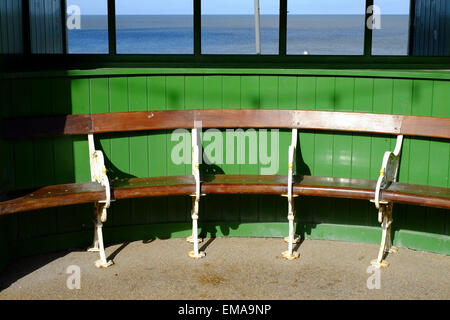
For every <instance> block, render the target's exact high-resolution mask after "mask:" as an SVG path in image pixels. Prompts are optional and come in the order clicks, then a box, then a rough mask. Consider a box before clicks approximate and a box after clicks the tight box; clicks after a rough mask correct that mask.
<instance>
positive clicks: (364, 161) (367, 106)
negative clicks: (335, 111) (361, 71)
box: [352, 78, 374, 179]
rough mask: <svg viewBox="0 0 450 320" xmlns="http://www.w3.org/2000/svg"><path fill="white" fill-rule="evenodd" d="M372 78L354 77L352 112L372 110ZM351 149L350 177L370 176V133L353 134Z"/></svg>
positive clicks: (361, 177) (363, 177) (367, 177)
mask: <svg viewBox="0 0 450 320" xmlns="http://www.w3.org/2000/svg"><path fill="white" fill-rule="evenodd" d="M373 86H374V83H373V79H364V78H356V79H355V107H354V109H353V111H354V112H373V90H374V87H373ZM352 145H353V149H352V178H359V179H369V177H370V157H371V155H370V150H371V139H370V135H365V134H354V135H353V144H352Z"/></svg>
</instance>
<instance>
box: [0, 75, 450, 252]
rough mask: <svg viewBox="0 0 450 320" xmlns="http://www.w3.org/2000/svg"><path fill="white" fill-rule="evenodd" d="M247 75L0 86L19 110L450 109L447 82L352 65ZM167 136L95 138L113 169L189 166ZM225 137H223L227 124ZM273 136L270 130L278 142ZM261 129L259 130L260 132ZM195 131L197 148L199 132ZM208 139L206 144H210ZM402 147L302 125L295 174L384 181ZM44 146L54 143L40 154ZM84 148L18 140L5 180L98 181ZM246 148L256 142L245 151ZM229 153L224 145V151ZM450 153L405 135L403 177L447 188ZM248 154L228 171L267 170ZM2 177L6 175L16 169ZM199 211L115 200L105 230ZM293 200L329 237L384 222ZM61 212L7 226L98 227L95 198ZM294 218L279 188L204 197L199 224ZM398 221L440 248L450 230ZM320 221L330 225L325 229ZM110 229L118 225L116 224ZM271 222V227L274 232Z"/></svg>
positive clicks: (340, 204)
mask: <svg viewBox="0 0 450 320" xmlns="http://www.w3.org/2000/svg"><path fill="white" fill-rule="evenodd" d="M234 72H235V73H236V70H235V71H234ZM246 72H247V71H245V72H242V73H241V74H232V73H229V74H217V73H216V74H214V73H210V72H207V70H205V72H204V74H202V73H200V72H195V73H194V72H191V74H189V73H187V74H185V73H179V74H177V73H174V72H172V71H170V70H167V72H161V71H160V72H159V73H157V74H152V72H147V73H145V72H144V73H143V72H141V70H136V72H135V74H133V71H129V73H128V74H125V73H124V74H123V75H120V74H118V75H119V76H118V77H116V76H114V77H109V76H108V74H107V73H106V74H104V75H96V76H95V77H90V76H88V75H84V76H82V75H81V74H80V75H79V76H78V77H71V76H67V77H66V76H59V77H58V78H51V77H50V78H48V77H47V78H46V79H45V81H41V80H42V79H14V78H13V79H9V80H7V82H6V83H7V85H6V86H3V83H4V81H2V87H1V88H0V90H1V93H2V95H3V93H4V92H8V93H9V92H11V93H10V94H9V97H10V98H8V99H10V104H11V106H12V107H11V108H7V109H5V105H8V103H7V102H5V101H3V102H2V104H1V106H2V112H1V115H2V117H5V116H25V115H32V114H67V113H74V114H82V113H89V112H93V113H98V112H118V111H128V110H130V111H135V110H165V109H172V110H176V109H202V108H208V109H210V108H238V109H239V108H265V109H270V108H275V109H276V108H279V109H291V108H297V109H313V110H314V109H317V110H340V111H355V112H383V113H394V114H420V115H433V116H442V117H449V116H450V109H449V108H448V101H450V97H449V93H450V90H449V82H448V81H447V80H445V79H443V80H434V79H430V80H425V79H422V80H413V79H400V78H398V77H394V76H392V77H387V76H385V77H381V76H378V77H376V76H375V75H374V76H373V77H372V76H370V73H367V74H365V76H364V77H358V76H353V75H350V74H346V75H345V76H343V77H341V76H339V75H336V74H335V75H332V74H331V75H330V74H321V76H318V77H316V75H319V74H320V72H317V73H316V74H314V73H309V74H306V73H292V72H291V73H283V70H279V72H278V73H277V72H274V73H261V74H260V75H259V74H258V72H255V71H254V72H253V73H249V74H245V73H246ZM113 73H114V71H111V74H113ZM255 74H256V75H255ZM8 86H9V87H10V88H9V87H8ZM3 100H4V99H3ZM170 134H171V132H167V131H158V132H145V133H135V134H134V133H133V134H129V133H126V134H105V135H99V136H98V137H96V143H97V148H101V149H102V150H103V151H104V153H105V156H106V159H107V167H108V175H110V177H111V178H118V177H128V176H139V177H143V176H163V175H167V174H169V175H176V174H190V170H191V168H190V164H181V165H176V164H174V163H173V162H172V160H171V157H170V153H171V150H172V148H173V146H174V145H175V143H174V142H172V141H170ZM222 137H223V139H224V142H225V138H226V135H225V133H223V134H222ZM270 137H271V134H270V133H269V135H268V138H269V140H270ZM290 137H291V134H290V132H289V130H282V131H280V132H279V151H280V154H279V161H280V162H279V169H278V173H280V174H285V172H287V148H288V146H289V144H290ZM260 138H261V135H259V136H258V139H260ZM188 139H189V141H188V142H189V145H190V135H189V137H188ZM0 143H2V142H1V141H0ZM206 145H207V143H206V142H205V143H204V146H206ZM394 145H395V138H394V137H389V136H386V137H385V136H379V135H374V136H372V135H366V134H343V133H335V132H328V133H324V132H313V131H302V132H300V133H299V148H298V152H297V164H298V166H297V174H314V175H326V176H335V177H353V178H372V179H375V178H376V177H377V175H378V172H379V168H380V165H381V159H382V156H383V153H384V152H385V151H387V150H392V149H393V147H394ZM3 146H4V145H2V147H3ZM38 150H39V151H41V150H44V151H45V152H43V153H41V154H40V153H39V152H38ZM87 150H88V145H87V138H86V137H74V138H58V139H51V140H50V139H42V140H39V141H38V140H36V141H20V142H15V143H14V144H11V162H12V160H13V159H12V158H13V157H14V160H15V161H16V164H15V165H14V166H13V165H12V164H10V165H9V166H10V168H11V170H10V172H14V175H13V176H11V177H10V178H7V180H9V181H11V183H14V184H15V185H14V187H15V188H19V187H34V186H37V185H38V184H40V183H66V182H81V181H89V180H90V174H89V160H88V159H89V158H88V152H87ZM235 151H236V150H235ZM248 151H249V150H248V147H247V148H246V152H247V153H248ZM189 152H190V151H189ZM235 155H236V152H235ZM225 156H226V154H224V160H225ZM449 157H450V147H449V145H448V141H445V140H436V139H422V138H414V139H412V138H409V137H406V138H405V141H404V147H403V152H402V161H401V167H400V175H399V179H400V181H402V182H415V183H424V184H430V185H438V186H450V182H449V178H448V176H449V168H450V165H449V162H448V160H446V159H448V158H449ZM246 158H247V161H246V162H247V163H246V164H243V165H239V164H237V163H236V162H237V161H236V160H237V159H236V158H235V161H234V162H235V163H232V164H221V165H219V166H218V167H219V168H220V169H222V170H223V171H224V172H226V173H228V174H232V173H248V174H253V173H260V170H261V169H262V168H264V165H263V164H261V163H257V164H248V154H247V157H246ZM18 159H19V160H18ZM2 161H5V160H3V159H2ZM49 163H50V164H51V165H50V166H49V165H48V164H49ZM19 168H20V169H19ZM3 176H8V173H6V174H3V175H2V177H3ZM190 208H191V199H190V198H189V197H171V198H170V199H168V198H165V197H160V198H152V199H135V200H126V201H117V202H114V203H113V204H112V207H111V210H109V211H110V215H109V220H108V222H107V223H106V224H105V228H106V229H105V230H108V231H106V235H107V236H106V237H108V235H110V234H115V236H117V239H119V238H123V239H130V238H133V237H138V238H139V237H142V238H144V237H148V236H149V235H150V234H151V232H149V233H146V232H147V231H148V230H150V229H146V228H152V225H147V224H148V223H184V225H185V227H186V229H185V230H184V231H178V230H177V229H176V225H172V226H173V227H172V231H171V230H169V229H167V230H166V231H167V232H166V231H165V234H166V235H168V236H174V235H181V234H182V233H183V234H186V235H187V234H188V233H189V227H190V220H191V219H190ZM296 208H297V218H296V221H298V223H300V224H301V225H304V224H305V225H304V226H302V227H301V228H303V229H304V230H305V231H304V232H305V234H308V233H314V232H315V233H316V234H320V232H324V233H323V234H321V235H320V236H321V237H324V238H332V237H334V235H333V234H335V233H339V232H340V231H336V230H337V229H338V228H340V227H341V226H343V225H349V226H351V227H350V228H347V229H345V230H346V231H348V232H351V234H349V235H347V236H348V238H346V237H344V236H343V235H342V237H341V238H342V239H350V238H351V239H352V240H351V241H366V238H365V237H366V236H367V234H365V233H364V232H362V233H360V232H359V231H356V229H358V228H362V227H361V226H369V228H371V229H370V230H379V227H378V223H377V221H376V217H377V211H376V209H375V208H374V205H373V204H371V203H369V202H368V201H349V200H346V199H335V200H333V199H327V198H314V197H300V198H297V199H296ZM55 210H56V211H42V212H35V213H34V215H33V214H31V215H30V214H27V213H24V214H19V215H14V219H11V221H9V222H7V223H9V226H11V228H12V229H13V230H14V228H16V229H15V230H16V232H14V233H15V234H16V235H17V236H18V237H19V238H18V239H20V241H24V243H25V242H26V241H28V240H27V239H30V240H32V239H37V238H42V237H44V238H45V236H46V235H47V234H54V233H57V234H63V233H67V232H75V233H76V234H78V233H79V231H82V230H87V229H89V230H87V231H88V232H87V233H86V234H88V235H89V236H86V239H87V240H89V242H90V239H91V236H92V233H91V231H92V230H91V229H92V224H91V221H90V219H91V212H92V205H91V204H89V205H85V206H74V207H67V208H58V209H55ZM55 212H56V214H55ZM286 215H287V201H286V198H282V197H279V196H271V197H265V196H239V195H232V196H207V197H204V198H202V200H201V212H200V228H203V229H202V232H203V233H209V234H216V235H221V234H224V235H239V234H240V235H256V234H259V233H258V232H259V231H261V230H262V229H264V228H263V227H261V228H262V229H261V230H259V228H260V227H259V225H256V224H253V223H251V224H247V223H245V224H242V223H241V222H256V221H259V222H266V223H272V222H283V223H282V224H280V226H279V228H278V227H277V228H278V229H277V230H278V231H277V232H278V233H277V234H278V236H281V235H286V234H287V219H286ZM32 216H34V217H36V218H34V217H32ZM52 217H53V218H52ZM52 220H55V221H52ZM394 220H395V222H394V229H395V231H396V236H398V237H400V238H397V239H395V241H399V239H401V235H402V234H408V236H407V237H409V238H407V239H408V240H405V241H409V242H408V245H411V242H412V243H413V244H412V246H414V245H417V246H416V247H420V248H424V247H426V248H437V249H436V250H441V251H442V247H441V246H442V241H441V240H439V239H438V237H439V236H441V235H443V234H447V235H448V230H449V228H448V225H449V220H448V212H447V211H445V210H437V209H430V208H424V207H413V206H403V205H396V206H395V208H394ZM218 221H225V222H227V223H222V222H220V223H219V222H218ZM326 223H330V224H334V225H335V228H334V229H333V228H332V227H329V228H330V229H327V228H328V227H327V228H325V227H322V226H325V225H327V224H326ZM314 224H315V225H314ZM127 225H142V230H147V231H146V232H144V231H142V233H140V231H132V230H141V229H133V228H134V226H130V227H129V229H126V227H124V226H127ZM240 225H243V226H244V225H245V227H240ZM328 226H331V225H328ZM136 228H138V227H136ZM322 228H324V229H322ZM352 228H353V229H352ZM355 228H356V229H355ZM125 229H126V230H129V231H126V230H125ZM303 229H299V231H302V230H303ZM319 229H320V230H323V231H320V232H319ZM109 230H121V231H114V232H113V233H109ZM258 230H259V231H258ZM264 230H265V232H269V231H268V229H264ZM314 230H316V231H314ZM342 230H344V229H342ZM358 230H362V229H358ZM318 232H319V233H318ZM325 232H329V233H330V234H328V235H327V234H325ZM411 232H412V233H414V232H418V234H419V236H416V235H415V234H414V236H411V234H412V233H411ZM83 234H84V233H83ZM261 234H262V233H261ZM269 234H272V233H270V232H269ZM376 234H377V236H376V237H374V239H375V238H376V241H375V242H378V241H379V238H378V231H376ZM424 234H426V236H425V235H424ZM265 235H267V234H265ZM332 235H333V236H332ZM428 235H430V236H429V237H431V238H432V239H433V240H430V241H429V243H427V244H425V242H426V241H428V240H426V241H424V243H420V244H417V243H414V241H420V237H428ZM72 238H74V237H72ZM72 238H71V239H72ZM113 238H114V237H113ZM109 239H112V238H109ZM405 239H406V238H405ZM427 239H428V238H427ZM87 240H86V243H88V241H87ZM0 241H2V240H0ZM14 241H15V240H14ZM46 241H47V240H46ZM46 241H44V242H43V243H47V245H48V246H49V248H50V247H51V245H50V244H49V242H46ZM432 250H434V249H432Z"/></svg>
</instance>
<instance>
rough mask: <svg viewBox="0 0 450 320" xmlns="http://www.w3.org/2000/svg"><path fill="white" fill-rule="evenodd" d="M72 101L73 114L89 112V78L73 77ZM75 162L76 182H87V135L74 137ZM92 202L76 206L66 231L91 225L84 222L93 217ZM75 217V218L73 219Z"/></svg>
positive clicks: (88, 172)
mask: <svg viewBox="0 0 450 320" xmlns="http://www.w3.org/2000/svg"><path fill="white" fill-rule="evenodd" d="M70 90H71V92H70V101H71V106H72V114H89V113H90V112H91V108H90V98H89V91H90V88H89V79H84V78H80V79H71V83H70ZM73 163H74V178H75V182H87V181H90V180H91V174H90V166H89V144H88V141H87V136H75V137H74V138H73ZM92 210H93V209H92V204H86V205H80V206H77V207H76V215H75V216H69V217H68V221H64V223H65V225H66V227H67V228H65V232H71V231H79V230H80V229H82V228H83V227H87V226H90V224H89V225H87V224H86V223H84V222H85V221H88V220H89V218H90V217H92ZM72 219H73V220H72Z"/></svg>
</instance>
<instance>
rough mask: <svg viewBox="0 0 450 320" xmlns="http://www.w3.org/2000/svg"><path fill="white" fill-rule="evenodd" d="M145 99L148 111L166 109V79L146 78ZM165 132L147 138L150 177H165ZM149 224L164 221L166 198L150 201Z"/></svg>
mask: <svg viewBox="0 0 450 320" xmlns="http://www.w3.org/2000/svg"><path fill="white" fill-rule="evenodd" d="M147 97H148V109H149V110H165V109H166V77H164V76H153V77H147ZM166 133H167V131H165V130H161V131H158V132H151V133H149V136H148V151H149V174H150V177H160V176H165V175H167V162H166V157H167V149H166V148H167V141H166ZM150 201H151V205H150V222H151V223H158V222H165V221H166V213H167V198H159V197H158V198H155V199H151V200H150Z"/></svg>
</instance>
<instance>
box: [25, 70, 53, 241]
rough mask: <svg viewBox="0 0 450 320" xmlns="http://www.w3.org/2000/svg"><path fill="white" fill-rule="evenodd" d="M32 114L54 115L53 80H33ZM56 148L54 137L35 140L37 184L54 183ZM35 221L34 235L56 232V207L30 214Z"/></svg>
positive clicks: (46, 184)
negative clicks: (54, 146) (52, 99)
mask: <svg viewBox="0 0 450 320" xmlns="http://www.w3.org/2000/svg"><path fill="white" fill-rule="evenodd" d="M31 97H32V101H31V113H30V116H40V115H52V113H53V110H52V109H53V108H52V101H51V97H52V81H51V79H38V80H33V82H32V92H31ZM54 168H55V162H54V148H53V139H52V138H42V139H36V140H35V141H34V180H35V185H36V186H48V185H53V184H54V176H55V175H54ZM30 218H31V219H32V221H33V236H39V235H48V234H52V233H55V232H56V229H57V226H56V209H55V208H50V209H45V210H39V212H35V213H34V214H32V215H31V216H30Z"/></svg>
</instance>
